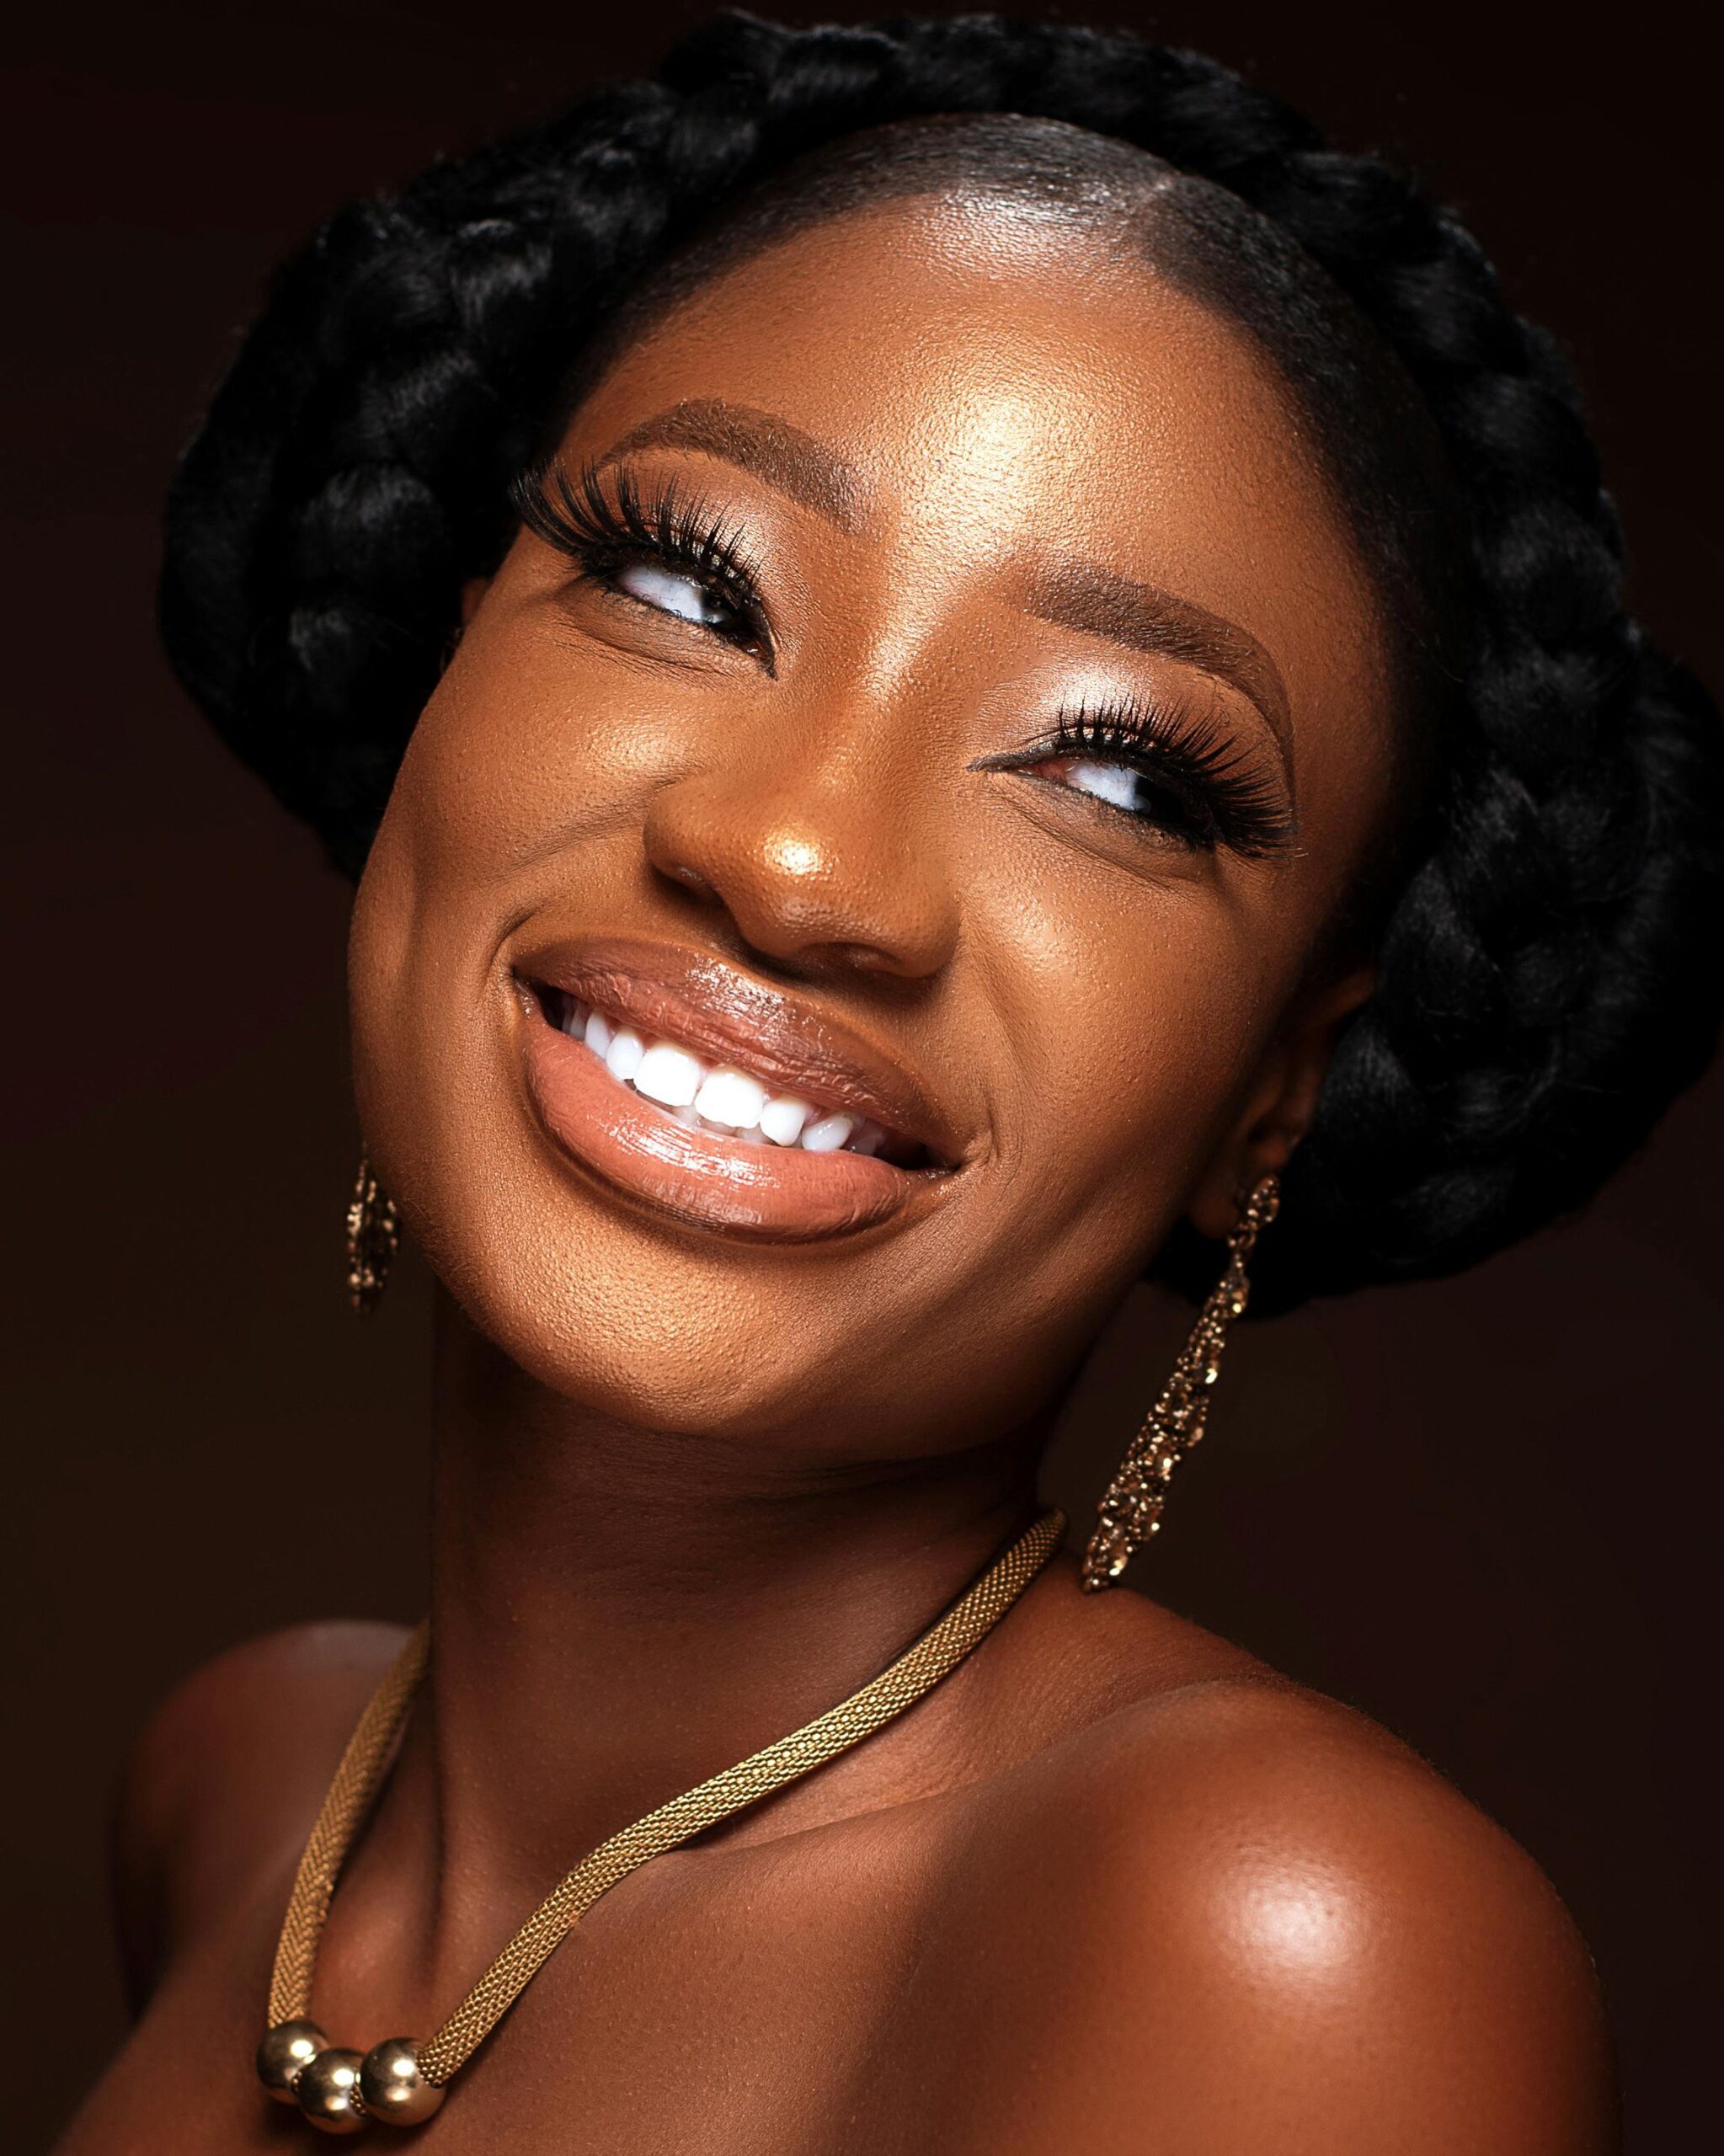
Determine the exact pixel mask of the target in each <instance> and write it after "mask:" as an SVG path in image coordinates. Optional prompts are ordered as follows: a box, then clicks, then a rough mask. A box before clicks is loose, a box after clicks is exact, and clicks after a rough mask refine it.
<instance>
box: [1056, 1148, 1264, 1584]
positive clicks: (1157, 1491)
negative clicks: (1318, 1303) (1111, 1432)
mask: <svg viewBox="0 0 1724 2156" xmlns="http://www.w3.org/2000/svg"><path fill="white" fill-rule="evenodd" d="M1280 1202H1281V1186H1280V1183H1279V1182H1278V1180H1277V1178H1276V1177H1273V1176H1265V1177H1263V1180H1262V1182H1260V1183H1259V1184H1258V1185H1257V1188H1256V1189H1255V1190H1254V1191H1252V1193H1251V1195H1250V1197H1249V1198H1246V1200H1245V1202H1244V1203H1243V1204H1242V1205H1241V1207H1240V1209H1239V1218H1238V1219H1236V1221H1235V1222H1234V1224H1233V1231H1232V1233H1231V1234H1230V1235H1229V1236H1228V1238H1227V1264H1226V1267H1225V1270H1224V1271H1223V1273H1222V1274H1221V1278H1220V1280H1218V1281H1217V1282H1216V1283H1215V1285H1214V1289H1212V1290H1211V1292H1210V1294H1209V1300H1208V1301H1207V1302H1206V1303H1205V1304H1204V1306H1203V1309H1202V1310H1200V1311H1199V1312H1198V1321H1197V1323H1196V1324H1195V1325H1194V1326H1193V1327H1192V1329H1191V1337H1190V1338H1189V1339H1188V1341H1187V1342H1186V1343H1185V1345H1184V1347H1183V1348H1181V1349H1180V1351H1179V1359H1178V1361H1177V1362H1176V1363H1175V1364H1174V1365H1173V1370H1172V1375H1171V1376H1170V1377H1169V1378H1168V1380H1167V1382H1166V1385H1163V1386H1162V1388H1161V1395H1160V1397H1159V1398H1158V1399H1157V1400H1156V1404H1155V1406H1153V1407H1152V1408H1150V1412H1149V1413H1148V1414H1147V1415H1146V1416H1145V1417H1144V1422H1143V1427H1142V1428H1140V1430H1139V1432H1138V1433H1137V1435H1136V1436H1135V1437H1134V1438H1133V1439H1132V1441H1131V1443H1130V1444H1129V1445H1128V1446H1127V1447H1126V1451H1125V1457H1124V1460H1121V1462H1120V1463H1119V1471H1118V1474H1117V1475H1116V1476H1114V1477H1113V1481H1111V1482H1110V1483H1109V1484H1108V1494H1107V1496H1106V1497H1103V1498H1102V1502H1101V1503H1100V1504H1099V1505H1097V1508H1096V1531H1095V1533H1094V1534H1092V1536H1091V1537H1090V1543H1089V1547H1088V1549H1087V1550H1085V1552H1084V1560H1083V1583H1084V1587H1085V1588H1086V1590H1087V1591H1088V1592H1089V1593H1094V1592H1095V1590H1096V1589H1097V1588H1103V1587H1112V1586H1113V1584H1114V1583H1115V1582H1116V1581H1118V1579H1119V1578H1120V1577H1122V1576H1123V1575H1124V1571H1125V1568H1126V1566H1128V1565H1129V1563H1130V1562H1131V1558H1132V1552H1133V1551H1134V1550H1136V1549H1137V1548H1138V1546H1139V1545H1140V1544H1141V1543H1145V1542H1147V1541H1148V1540H1149V1539H1150V1536H1151V1535H1152V1534H1155V1533H1156V1531H1157V1530H1158V1529H1160V1527H1161V1513H1162V1510H1163V1508H1165V1506H1166V1502H1167V1486H1168V1484H1169V1483H1170V1482H1171V1481H1172V1479H1173V1470H1174V1469H1175V1468H1176V1467H1177V1466H1178V1465H1179V1463H1180V1461H1181V1460H1183V1459H1184V1457H1185V1455H1186V1454H1187V1453H1188V1452H1189V1451H1190V1450H1191V1449H1192V1447H1193V1445H1194V1444H1196V1443H1197V1442H1198V1438H1201V1437H1202V1436H1203V1434H1204V1421H1205V1418H1206V1417H1208V1414H1209V1392H1210V1389H1211V1388H1212V1387H1213V1385H1214V1382H1215V1379H1216V1377H1217V1375H1218V1374H1219V1373H1220V1367H1221V1350H1222V1348H1224V1347H1225V1345H1226V1342H1227V1328H1228V1327H1229V1326H1230V1325H1231V1324H1232V1322H1233V1321H1234V1319H1235V1318H1236V1317H1240V1316H1242V1315H1243V1314H1244V1311H1245V1306H1246V1301H1247V1299H1249V1297H1250V1294H1251V1281H1250V1279H1249V1278H1247V1276H1246V1266H1247V1264H1248V1263H1249V1262H1250V1260H1251V1254H1252V1250H1253V1248H1254V1247H1255V1246H1256V1244H1257V1237H1258V1235H1260V1234H1261V1233H1262V1230H1264V1229H1265V1228H1267V1227H1268V1225H1269V1223H1270V1222H1271V1221H1272V1220H1273V1219H1274V1217H1275V1214H1276V1210H1277V1209H1278V1206H1279V1204H1280Z"/></svg>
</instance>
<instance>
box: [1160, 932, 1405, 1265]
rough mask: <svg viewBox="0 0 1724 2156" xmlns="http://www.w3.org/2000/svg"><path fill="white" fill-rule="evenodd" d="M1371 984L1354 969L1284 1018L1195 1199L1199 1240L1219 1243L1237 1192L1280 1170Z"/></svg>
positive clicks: (1192, 1213)
mask: <svg viewBox="0 0 1724 2156" xmlns="http://www.w3.org/2000/svg"><path fill="white" fill-rule="evenodd" d="M1375 985H1376V969H1375V967H1374V966H1370V965H1365V966H1358V967H1356V968H1354V969H1353V970H1352V971H1351V972H1349V973H1347V974H1343V975H1342V977H1341V978H1340V979H1337V980H1332V981H1331V982H1329V983H1328V985H1326V987H1324V988H1323V989H1321V990H1317V991H1315V992H1313V993H1312V994H1311V995H1309V996H1306V997H1304V998H1301V999H1300V1001H1299V1002H1298V1003H1297V1004H1296V1005H1295V1006H1294V1009H1293V1010H1292V1011H1290V1012H1289V1016H1288V1019H1287V1022H1286V1023H1285V1025H1284V1027H1283V1029H1282V1030H1281V1032H1280V1033H1278V1034H1277V1036H1276V1038H1275V1039H1274V1040H1273V1042H1272V1043H1271V1044H1270V1046H1269V1049H1268V1052H1267V1053H1266V1054H1265V1055H1264V1058H1263V1061H1262V1066H1261V1068H1260V1069H1259V1070H1258V1073H1257V1083H1256V1084H1255V1085H1254V1086H1252V1091H1251V1093H1250V1095H1249V1096H1248V1097H1247V1100H1246V1107H1245V1109H1244V1112H1243V1113H1241V1116H1240V1117H1239V1118H1238V1120H1237V1122H1236V1124H1235V1126H1234V1128H1233V1129H1232V1131H1231V1132H1230V1134H1229V1135H1228V1137H1227V1139H1226V1141H1225V1144H1224V1145H1221V1146H1220V1148H1219V1150H1217V1152H1216V1155H1215V1157H1214V1161H1212V1162H1211V1164H1210V1166H1209V1169H1208V1170H1207V1171H1206V1172H1205V1173H1204V1177H1203V1178H1202V1180H1201V1182H1199V1183H1198V1187H1197V1189H1196V1191H1195V1193H1193V1198H1192V1202H1191V1204H1190V1206H1189V1208H1188V1218H1189V1219H1190V1221H1191V1224H1192V1225H1193V1227H1194V1228H1195V1229H1196V1230H1197V1231H1198V1234H1199V1235H1203V1236H1204V1237H1205V1238H1206V1239H1207V1240H1208V1241H1211V1242H1221V1241H1225V1238H1226V1236H1227V1235H1228V1234H1229V1232H1230V1230H1231V1229H1232V1227H1233V1225H1234V1222H1235V1221H1236V1219H1237V1218H1238V1216H1239V1204H1240V1197H1241V1193H1243V1192H1245V1191H1248V1190H1251V1189H1253V1188H1254V1187H1256V1186H1257V1184H1258V1183H1259V1182H1262V1178H1263V1177H1265V1176H1278V1175H1280V1174H1281V1173H1282V1172H1283V1171H1284V1169H1285V1168H1286V1166H1287V1163H1288V1162H1289V1161H1290V1160H1291V1159H1292V1157H1293V1155H1294V1150H1296V1148H1297V1147H1298V1145H1299V1144H1300V1140H1301V1139H1303V1138H1304V1137H1305V1133H1306V1132H1307V1131H1308V1130H1309V1129H1310V1127H1311V1123H1312V1122H1313V1120H1314V1118H1316V1113H1317V1102H1318V1100H1319V1099H1320V1098H1321V1094H1322V1090H1323V1080H1324V1077H1325V1075H1326V1074H1327V1071H1328V1068H1329V1059H1330V1058H1331V1057H1332V1055H1333V1054H1334V1052H1335V1043H1336V1041H1337V1039H1338V1038H1339V1037H1340V1033H1341V1029H1342V1027H1343V1026H1344V1025H1345V1024H1346V1022H1347V1021H1348V1019H1349V1018H1350V1017H1352V1016H1353V1012H1354V1011H1357V1010H1358V1007H1359V1006H1360V1005H1361V1004H1362V1003H1364V1001H1365V1000H1366V999H1367V997H1369V995H1370V993H1371V990H1372V989H1373V988H1374V986H1375Z"/></svg>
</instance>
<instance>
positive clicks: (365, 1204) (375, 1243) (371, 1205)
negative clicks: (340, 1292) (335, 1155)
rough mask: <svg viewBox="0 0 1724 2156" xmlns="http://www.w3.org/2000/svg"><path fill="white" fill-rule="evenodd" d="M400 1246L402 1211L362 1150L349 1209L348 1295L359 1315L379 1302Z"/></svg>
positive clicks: (364, 1314)
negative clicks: (398, 1208)
mask: <svg viewBox="0 0 1724 2156" xmlns="http://www.w3.org/2000/svg"><path fill="white" fill-rule="evenodd" d="M400 1247H401V1215H400V1214H398V1212H397V1211H396V1209H395V1200H394V1199H393V1198H392V1197H391V1196H390V1195H389V1193H388V1192H387V1191H386V1190H385V1189H384V1187H383V1186H382V1183H380V1182H378V1181H377V1178H376V1176H375V1175H373V1174H372V1172H371V1162H370V1161H369V1160H368V1159H367V1158H366V1155H364V1154H363V1153H361V1154H360V1156H359V1180H358V1182H355V1185H354V1187H353V1203H351V1204H350V1206H349V1207H348V1209H347V1299H348V1301H349V1302H350V1304H351V1305H353V1307H354V1309H355V1311H356V1312H357V1313H358V1315H360V1317H365V1316H367V1315H369V1314H370V1313H371V1311H372V1310H375V1309H376V1306H377V1298H378V1296H379V1295H381V1294H382V1292H383V1283H384V1282H385V1281H386V1280H387V1278H389V1267H390V1265H391V1263H392V1262H393V1260H394V1257H395V1253H396V1251H398V1250H399V1249H400Z"/></svg>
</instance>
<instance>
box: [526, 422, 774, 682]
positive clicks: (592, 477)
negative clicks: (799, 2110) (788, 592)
mask: <svg viewBox="0 0 1724 2156" xmlns="http://www.w3.org/2000/svg"><path fill="white" fill-rule="evenodd" d="M513 494H514V504H515V511H516V514H517V515H519V516H520V520H521V522H522V523H523V524H524V525H525V526H526V528H527V530H528V531H531V533H532V535H533V536H534V537H535V538H536V539H542V540H543V541H544V542H545V543H546V545H547V546H548V547H555V548H556V549H557V551H558V553H560V554H563V555H566V556H567V557H568V559H569V560H570V561H572V562H574V563H575V564H576V565H577V566H578V567H579V568H581V569H582V570H583V571H584V572H585V573H586V574H588V575H603V574H606V572H607V571H610V570H614V569H616V568H621V567H622V565H623V563H626V562H630V561H641V560H647V561H652V562H655V563H664V564H665V565H668V566H670V567H672V568H680V569H686V571H687V572H688V573H689V574H691V576H696V577H698V578H700V579H702V582H704V583H706V584H710V585H711V586H712V587H713V590H715V591H716V592H717V593H718V596H719V597H720V598H721V599H722V600H723V602H724V604H725V605H726V606H729V608H731V610H732V611H734V613H735V614H736V615H737V616H738V618H739V620H740V621H741V622H743V623H744V624H745V626H746V627H747V629H748V631H749V637H750V646H751V647H753V648H758V649H759V650H760V651H761V653H762V654H768V655H769V654H770V650H771V638H770V636H769V634H768V632H767V627H766V610H765V608H764V606H762V604H761V595H760V585H759V582H758V576H757V571H756V568H755V563H754V560H753V558H752V557H751V556H750V553H749V552H748V550H747V548H746V547H745V546H744V544H743V541H742V535H741V532H740V530H739V528H738V526H735V525H734V524H729V523H727V522H726V521H725V520H724V519H723V517H722V516H721V515H718V514H717V513H716V512H715V511H714V510H712V509H710V508H709V507H708V506H707V504H706V503H705V502H704V501H702V499H700V498H699V497H698V496H691V495H688V494H683V493H681V491H680V490H679V489H678V488H676V487H675V486H674V485H672V486H667V487H665V488H660V489H659V490H658V491H657V492H655V493H654V494H643V493H642V492H641V489H640V486H639V483H638V481H637V480H636V478H634V475H633V474H632V472H629V471H628V470H627V468H626V467H625V468H622V469H619V470H617V471H616V472H615V475H614V477H613V478H612V479H611V483H610V484H609V485H608V486H607V485H606V482H605V481H604V480H603V479H602V478H600V474H599V472H598V471H597V470H596V469H595V467H594V466H593V465H591V464H585V465H583V466H582V467H581V469H580V472H579V476H578V477H577V478H575V479H574V481H573V482H571V481H570V479H569V478H568V473H567V472H564V471H563V467H561V465H558V464H552V465H549V466H546V467H540V468H539V469H538V470H536V471H532V472H527V473H526V474H525V475H523V477H522V478H519V479H518V480H516V482H515V487H514V489H513Z"/></svg>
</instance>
